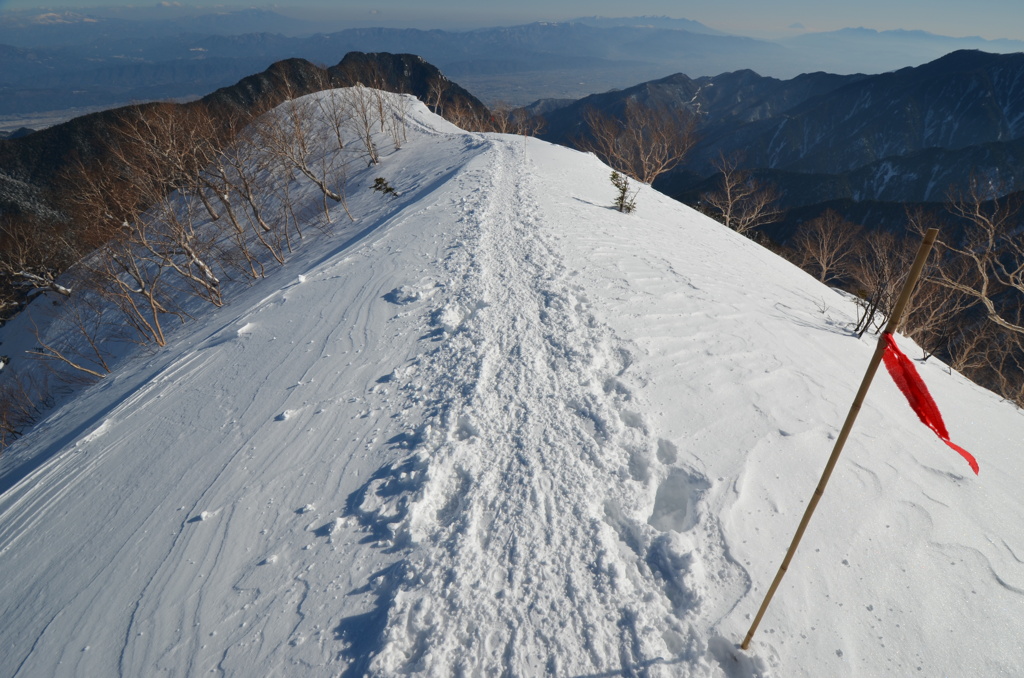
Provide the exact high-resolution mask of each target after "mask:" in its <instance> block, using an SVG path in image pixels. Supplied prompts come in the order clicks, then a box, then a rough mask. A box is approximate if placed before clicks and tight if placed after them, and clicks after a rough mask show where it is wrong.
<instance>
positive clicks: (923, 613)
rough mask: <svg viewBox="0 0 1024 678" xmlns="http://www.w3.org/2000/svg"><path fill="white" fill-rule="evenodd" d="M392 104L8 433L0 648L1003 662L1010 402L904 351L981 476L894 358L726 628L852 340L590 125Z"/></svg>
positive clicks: (789, 504) (499, 667) (99, 671)
mask: <svg viewBox="0 0 1024 678" xmlns="http://www.w3.org/2000/svg"><path fill="white" fill-rule="evenodd" d="M410 119H411V123H412V124H411V128H410V137H409V141H408V143H407V144H406V145H405V146H403V147H402V149H401V150H398V151H394V152H392V153H390V154H388V155H386V156H385V157H384V159H383V161H382V164H381V165H380V166H379V167H375V168H369V169H367V170H366V171H365V172H364V173H363V174H360V175H359V176H357V177H352V178H351V187H350V190H351V194H350V198H349V200H350V206H351V207H352V210H353V213H355V214H356V215H357V216H359V218H360V222H359V223H357V224H351V225H348V226H346V225H344V224H342V223H341V222H339V224H338V225H337V227H336V230H335V231H333V232H332V233H329V234H327V235H322V236H321V235H319V234H316V235H314V234H315V233H316V232H315V230H314V229H306V231H307V235H306V239H305V241H304V242H302V243H301V245H300V246H299V247H298V249H297V250H296V252H295V253H294V254H293V255H292V257H291V259H290V260H289V261H288V263H287V264H286V265H285V266H283V267H281V268H279V269H277V270H276V271H273V272H271V274H270V275H269V276H268V278H267V279H266V280H264V281H261V282H260V283H258V284H256V285H253V286H252V287H250V288H243V289H238V290H236V291H235V292H233V293H232V294H231V295H229V297H228V303H227V304H226V305H225V306H224V307H223V308H220V309H214V308H213V307H211V308H210V309H209V310H204V311H202V312H201V313H195V316H196V317H195V319H194V320H192V321H190V322H189V323H188V324H185V325H183V326H180V327H177V328H173V329H172V331H171V332H170V341H169V343H168V346H167V347H165V348H163V349H160V350H157V351H152V352H146V351H142V350H139V351H136V352H135V353H134V354H132V355H129V356H127V357H126V358H124V360H123V361H122V362H121V363H120V365H119V367H118V369H117V370H116V371H115V373H114V374H113V375H111V376H109V377H107V378H106V379H104V380H103V381H101V382H99V383H96V384H94V385H92V386H90V387H88V388H86V389H84V390H82V391H81V392H80V393H78V394H77V395H76V396H75V397H74V398H69V399H67V400H66V401H65V402H63V403H62V404H60V405H59V406H58V407H57V408H56V409H55V410H54V411H53V412H52V413H51V414H50V416H49V417H47V418H46V419H45V420H44V421H43V422H42V423H40V424H39V425H38V426H37V427H36V428H35V430H34V431H32V432H31V433H30V434H29V435H27V436H26V437H24V438H23V439H21V440H20V441H19V442H17V443H16V444H15V445H14V446H12V447H11V448H9V449H7V450H6V451H5V452H4V453H3V454H2V455H0V489H2V494H0V571H2V572H3V573H4V574H3V577H2V578H0V643H2V646H3V647H4V648H5V650H4V659H3V660H2V661H0V675H2V676H81V675H96V676H100V675H153V674H156V673H160V672H163V673H167V674H169V675H189V676H190V675H201V674H202V675H205V674H210V673H213V674H221V675H230V676H252V675H304V676H321V675H322V676H328V675H330V676H337V675H342V676H360V675H364V674H370V675H381V676H391V675H407V674H408V675H424V676H447V675H465V676H490V675H498V674H502V673H505V674H508V675H519V676H532V675H541V674H552V675H571V676H579V675H588V676H598V675H602V676H604V675H608V676H610V675H627V676H630V675H645V676H679V675H686V676H708V677H710V676H728V677H729V678H737V677H753V676H776V677H790V676H823V675H828V676H878V675H912V674H920V675H978V676H997V675H1013V674H1014V673H1016V672H1017V671H1018V667H1019V664H1020V659H1021V657H1022V655H1024V648H1022V647H1021V641H1020V638H1022V637H1024V614H1022V612H1024V609H1022V607H1024V568H1022V566H1021V565H1022V563H1024V533H1022V530H1021V525H1022V524H1024V510H1022V508H1024V505H1022V501H1021V494H1020V492H1019V489H1018V484H1019V483H1018V480H1017V479H1019V478H1020V477H1022V475H1024V462H1022V460H1021V457H1020V455H1019V454H1017V452H1018V451H1019V449H1020V443H1019V441H1020V440H1021V439H1022V438H1024V417H1022V415H1021V413H1020V412H1019V411H1018V410H1016V409H1014V408H1013V407H1011V406H1009V405H1007V404H1005V403H1002V402H1000V401H999V399H998V398H997V397H996V396H994V395H992V394H991V393H989V392H987V391H984V390H982V389H980V388H979V387H977V386H974V385H972V384H970V383H969V382H967V381H966V380H965V379H963V378H961V377H960V376H959V375H956V374H949V373H948V372H947V370H946V369H945V368H944V366H942V365H941V364H939V363H937V362H936V361H934V360H930V361H929V362H927V363H925V364H923V365H920V366H919V369H920V371H921V373H922V376H923V378H924V379H925V381H926V382H927V383H928V384H929V386H930V387H931V389H932V392H933V394H934V395H935V398H936V401H937V402H938V404H939V406H940V408H941V409H942V411H943V413H944V415H945V418H946V423H947V425H948V428H949V429H950V433H951V435H952V438H953V440H954V441H956V442H958V443H959V444H961V445H963V446H964V447H966V448H967V449H969V450H971V451H972V452H973V453H975V455H976V456H977V457H978V459H979V462H980V464H981V475H980V476H978V477H975V476H974V475H973V474H972V473H971V472H970V469H969V468H968V467H967V465H966V464H965V463H964V462H963V460H962V459H960V458H959V457H958V456H957V455H956V454H954V453H952V452H950V451H949V450H948V449H947V448H946V447H945V446H944V445H943V444H942V443H941V441H939V440H938V439H937V438H935V436H934V434H933V433H932V432H931V431H930V430H928V429H926V428H925V427H924V426H922V425H921V424H920V423H919V422H918V421H917V420H916V417H915V415H914V413H913V412H912V411H911V410H910V408H909V407H908V406H907V405H906V403H905V402H904V401H903V400H902V396H901V395H900V394H899V392H898V391H897V389H896V388H895V386H893V385H892V384H891V383H890V382H889V381H888V380H887V378H886V377H885V376H884V374H883V375H880V376H879V377H878V379H877V380H876V383H875V385H874V386H873V388H872V390H871V392H870V393H869V396H868V399H867V402H866V403H865V406H864V408H863V410H862V412H861V414H860V418H859V420H858V424H857V426H856V427H855V429H854V432H853V436H852V437H851V440H850V442H849V443H848V445H847V448H846V451H845V452H844V456H843V458H842V459H841V460H840V463H839V466H838V467H837V470H836V473H835V474H834V476H833V478H832V481H831V483H830V485H829V487H828V491H827V492H826V493H825V496H824V498H823V500H822V502H821V504H820V506H819V508H818V511H817V514H816V515H815V517H814V520H813V521H812V523H811V525H810V528H809V530H808V532H807V534H806V536H805V537H804V540H803V542H802V544H801V550H800V551H799V552H798V553H797V555H796V557H795V559H794V561H793V564H792V566H791V567H790V571H789V573H788V574H787V578H786V579H785V580H784V582H783V584H782V586H781V588H780V590H779V593H778V594H777V596H776V598H775V601H774V603H773V604H772V607H771V608H770V609H769V610H768V613H767V615H766V617H765V619H764V621H763V622H762V624H761V627H760V629H759V631H758V633H757V635H756V636H755V637H754V640H753V644H752V645H751V647H750V649H749V651H746V652H745V651H742V650H740V649H738V643H739V642H740V641H741V640H742V638H743V635H744V634H745V633H746V630H747V628H748V626H749V624H750V621H751V618H752V616H753V614H754V613H755V612H756V610H757V607H758V605H759V604H760V602H761V599H762V597H763V595H764V592H765V590H766V589H767V586H768V585H769V584H770V582H771V579H772V578H773V577H774V575H775V571H776V569H777V568H778V566H779V564H780V562H781V560H782V557H783V555H784V551H785V549H786V546H787V545H788V544H789V540H790V538H791V536H792V534H793V532H794V530H795V528H796V524H797V522H798V521H799V518H800V516H801V515H802V512H803V508H804V506H806V503H807V501H808V500H809V498H810V495H811V493H812V491H813V489H814V487H815V485H816V484H817V481H818V477H819V475H820V473H821V470H822V468H823V466H824V463H825V460H826V459H827V457H828V454H829V452H830V451H831V447H832V444H833V442H834V437H835V435H836V434H837V431H838V428H839V426H840V425H841V423H842V420H843V418H844V417H845V414H846V411H847V409H848V407H849V405H850V403H851V402H852V399H853V394H854V391H855V389H856V388H857V386H858V385H859V382H860V378H861V375H862V374H863V370H864V369H865V367H866V366H867V363H868V360H869V358H870V355H871V352H872V350H873V341H874V340H873V339H872V338H868V337H865V338H864V339H863V340H858V339H856V338H855V337H853V336H852V335H851V334H850V333H849V331H848V327H849V324H850V322H851V320H852V319H851V312H852V309H851V307H850V305H849V302H848V301H847V300H845V299H844V298H843V297H841V296H839V295H837V294H835V293H834V292H832V291H831V290H829V289H827V288H825V287H823V286H821V285H819V284H818V283H817V282H815V281H814V280H812V279H811V278H810V277H809V276H807V275H805V274H804V273H802V272H800V271H799V270H797V269H795V268H793V267H791V266H790V265H789V264H787V263H785V262H784V261H782V260H781V259H779V258H777V257H775V256H774V255H772V254H770V253H769V252H767V251H766V250H764V249H762V248H761V247H759V246H757V245H756V244H754V243H752V242H750V241H748V240H746V239H744V238H741V237H739V236H737V235H736V234H734V233H732V232H731V231H728V230H727V229H724V228H723V227H721V226H719V225H717V224H716V223H714V222H712V221H710V220H708V219H706V218H705V217H703V216H701V215H699V214H697V213H695V212H693V211H692V210H690V209H688V208H686V207H685V206H682V205H680V204H678V203H676V202H674V201H672V200H670V199H668V198H666V197H664V196H662V195H660V194H658V193H657V192H654V191H653V190H651V189H649V188H647V187H642V188H641V191H640V193H639V196H638V198H637V204H638V211H637V212H636V213H634V214H629V215H625V214H620V213H618V212H616V211H614V210H613V209H611V207H610V205H611V201H612V198H613V197H614V195H613V191H614V189H613V188H612V187H611V185H610V182H609V180H608V176H609V170H608V168H607V167H605V166H603V165H602V164H600V163H599V162H598V161H597V160H596V159H595V158H594V157H593V156H588V155H583V154H580V153H577V152H575V151H571V150H568V149H565V148H560V147H555V146H551V145H548V144H545V143H543V142H540V141H537V140H534V139H526V138H521V137H514V136H505V135H482V134H470V133H464V132H461V131H459V130H457V129H455V128H453V127H452V126H450V125H448V124H447V123H445V122H443V121H441V120H440V119H439V118H436V117H435V116H433V115H432V114H430V113H428V112H427V111H426V110H425V109H424V108H422V107H419V106H417V107H415V108H414V109H413V110H412V112H411V113H410ZM382 147H383V144H382ZM375 176H385V177H386V178H387V180H388V182H389V183H390V184H391V185H393V186H395V187H396V188H397V189H399V190H400V194H401V195H400V196H399V197H398V198H396V199H394V200H382V199H381V198H380V196H378V195H374V194H373V193H372V191H371V190H370V188H369V186H370V184H371V183H372V179H373V177H375ZM356 186H360V187H362V188H359V189H358V190H357V189H356V188H355V187H356ZM309 199H310V202H311V203H312V204H313V205H315V204H316V202H317V198H316V196H315V195H313V194H312V193H310V194H309ZM315 211H316V210H315V209H311V210H310V212H311V213H315ZM15 325H16V324H15V323H11V324H9V326H8V328H4V330H3V331H4V332H7V333H8V334H6V335H5V336H3V337H0V338H2V339H3V340H4V341H6V342H7V346H12V345H15V344H16V343H17V337H12V336H11V335H10V332H11V331H12V330H11V329H10V328H11V327H14V326H15ZM15 329H16V327H15ZM900 342H901V344H902V345H903V346H904V349H905V350H907V351H908V352H909V353H910V354H911V355H913V353H912V350H913V346H912V344H911V343H910V342H909V341H908V340H904V339H901V340H900ZM5 350H6V351H8V352H11V351H10V349H8V347H6V346H5ZM5 372H6V370H5Z"/></svg>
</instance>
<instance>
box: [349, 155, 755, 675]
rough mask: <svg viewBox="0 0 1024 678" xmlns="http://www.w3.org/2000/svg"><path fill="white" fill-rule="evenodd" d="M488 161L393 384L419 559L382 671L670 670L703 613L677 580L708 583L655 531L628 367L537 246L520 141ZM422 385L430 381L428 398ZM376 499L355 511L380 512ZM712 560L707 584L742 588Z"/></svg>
mask: <svg viewBox="0 0 1024 678" xmlns="http://www.w3.org/2000/svg"><path fill="white" fill-rule="evenodd" d="M487 146H488V148H487V150H486V152H485V153H482V154H481V156H480V157H479V158H477V159H476V160H475V161H474V162H473V163H471V164H470V165H469V166H468V167H467V174H466V177H465V180H468V181H469V183H470V185H473V186H477V187H478V188H476V189H475V190H467V189H466V188H460V189H459V190H458V191H457V195H458V196H460V197H459V198H458V199H457V200H456V201H455V202H454V204H451V205H448V206H446V207H447V208H448V211H451V212H454V213H456V214H460V215H461V218H460V220H459V222H458V228H459V232H458V235H457V236H456V241H457V242H459V246H458V247H454V248H452V249H451V251H450V253H449V255H448V256H447V257H446V258H445V260H444V270H445V273H446V276H447V278H446V280H445V282H444V288H445V290H444V294H443V296H441V297H440V298H441V299H443V303H442V305H441V306H440V307H438V308H437V309H435V310H434V311H433V312H432V315H431V323H432V324H433V326H434V329H433V331H432V332H431V333H430V334H429V336H430V337H431V339H432V340H434V341H437V342H438V344H439V345H438V346H437V348H435V349H433V350H432V351H430V352H428V353H427V354H426V355H424V356H423V357H422V358H420V359H418V360H417V361H416V362H415V364H413V365H411V366H409V367H408V368H407V369H406V370H405V371H403V373H402V377H400V378H396V380H395V382H394V387H395V388H397V389H399V390H406V391H408V396H407V397H408V398H409V410H407V412H412V413H415V414H414V416H413V417H412V421H411V422H410V424H413V423H417V424H418V426H419V429H418V430H417V431H415V432H411V433H410V435H409V445H410V447H412V448H413V449H414V452H413V453H412V455H411V456H410V457H409V458H408V459H404V460H402V461H401V462H397V463H396V464H395V465H394V466H393V467H392V468H393V473H394V474H395V475H399V474H405V473H410V472H412V473H417V474H419V475H420V477H421V480H420V481H419V482H416V483H412V484H410V487H409V488H408V491H410V492H412V491H413V489H415V491H416V496H415V497H410V498H409V501H410V506H409V507H408V509H407V510H408V516H409V518H408V520H406V521H402V522H401V523H399V524H397V525H394V528H395V530H396V531H397V532H398V539H399V540H401V539H402V538H404V536H405V533H406V532H408V535H409V536H410V537H411V538H412V541H413V542H414V543H416V544H417V545H418V546H416V547H415V548H413V549H412V551H411V555H410V559H409V560H408V561H407V565H403V569H402V572H401V583H400V584H399V585H398V589H399V590H400V591H401V594H399V593H397V592H396V593H395V594H394V595H393V596H392V599H391V600H389V601H387V604H388V605H389V609H388V618H389V621H388V627H387V629H386V630H385V632H384V639H383V640H384V643H383V648H382V652H381V653H380V655H379V657H377V659H375V661H374V663H373V666H374V667H375V668H379V669H381V670H382V671H383V672H385V673H391V674H394V673H402V672H406V671H417V670H422V671H426V672H427V673H428V674H431V675H499V674H502V673H504V674H509V675H539V674H543V673H555V674H559V675H562V674H567V675H575V674H580V673H588V672H600V671H602V670H607V667H617V668H621V669H623V670H633V669H635V670H640V669H641V668H645V667H649V666H652V665H656V664H658V663H660V662H664V661H666V660H668V659H676V658H678V657H680V655H682V654H684V653H685V652H686V650H687V648H688V646H689V644H690V642H691V641H692V639H690V638H689V637H688V636H689V631H688V629H687V626H686V624H685V623H683V620H685V619H686V618H687V617H690V616H693V615H696V614H698V613H699V612H700V610H701V605H700V599H699V596H698V595H697V593H696V592H695V591H692V590H690V587H689V586H688V585H687V582H686V578H687V576H688V575H689V570H690V569H691V568H694V569H697V570H701V569H703V568H704V567H705V564H704V563H702V562H699V557H698V558H694V556H693V554H692V552H691V549H680V548H679V547H678V545H677V544H676V543H675V542H673V541H670V540H667V539H659V538H658V536H657V531H656V530H655V529H653V528H652V527H650V526H648V525H647V524H646V523H647V518H648V517H649V516H650V515H651V512H652V508H651V506H652V499H653V497H652V496H651V495H652V488H653V487H656V486H655V485H654V483H653V481H654V480H655V477H656V476H657V475H658V471H657V470H655V469H653V468H652V467H654V466H660V464H659V462H658V461H657V459H656V458H655V455H656V452H657V449H658V441H657V439H656V438H655V437H654V436H653V435H652V433H651V432H650V431H649V427H648V425H647V423H646V422H645V421H644V417H643V415H642V411H643V404H642V403H640V402H637V400H636V399H635V398H634V397H633V395H632V392H631V388H630V387H629V386H628V383H629V380H630V376H629V371H630V369H629V368H630V364H631V361H632V359H631V352H630V349H629V347H628V346H624V345H622V344H621V342H618V341H617V340H616V339H615V337H614V336H613V335H612V333H611V332H610V331H609V329H608V328H607V327H604V326H602V325H601V324H600V323H599V322H597V321H596V319H595V318H594V317H593V316H592V315H591V314H590V313H589V312H588V310H587V306H588V303H587V299H586V294H585V293H584V292H583V290H581V289H579V288H578V286H574V285H573V282H572V276H571V275H569V272H568V271H566V269H565V267H564V265H563V264H562V262H561V261H560V259H559V257H558V255H557V253H556V252H555V251H554V250H553V248H552V246H551V244H550V243H549V242H547V238H548V237H549V236H547V235H546V233H547V232H550V229H549V228H546V227H545V225H544V224H543V223H542V222H543V219H544V216H543V212H542V210H541V209H540V206H539V204H538V203H537V201H536V200H535V198H534V188H533V182H534V177H535V176H536V174H537V173H536V171H535V170H534V168H533V167H531V163H530V161H529V159H528V156H527V154H526V152H525V149H524V146H525V140H523V139H515V138H505V139H501V140H491V141H488V142H487ZM477 175H479V176H477ZM461 196H468V198H463V197H461ZM422 374H432V375H437V378H435V379H434V380H431V381H430V382H427V383H429V384H430V387H429V388H428V389H426V390H425V391H421V390H420V385H421V384H423V383H425V380H423V379H422V377H421V376H420V375H422ZM407 379H411V381H410V382H409V384H408V385H406V384H405V381H406V380H407ZM420 412H422V414H420ZM418 422H423V423H418ZM662 445H663V447H664V445H665V443H662ZM410 470H411V471H410ZM391 480H392V481H396V480H397V479H396V478H394V477H392V478H391ZM380 482H381V481H380V479H378V480H375V483H380ZM420 483H422V484H420ZM705 485H706V481H704V480H703V479H701V478H698V477H696V476H694V477H692V478H690V479H689V482H688V483H684V484H681V485H679V486H677V487H674V488H673V490H674V492H673V496H672V497H670V498H667V499H666V500H665V502H664V503H665V504H666V506H664V507H661V513H662V515H661V516H660V517H661V518H662V519H663V521H664V522H668V523H669V524H670V525H671V527H672V528H675V529H683V528H685V527H686V525H682V524H673V523H671V522H670V521H672V520H676V521H679V523H686V522H690V523H691V524H692V523H695V521H693V520H692V518H691V516H689V515H688V512H687V509H688V503H692V501H693V499H694V497H693V496H692V494H691V493H692V492H693V491H694V490H695V489H697V488H700V487H702V486H705ZM387 487H388V485H387V482H384V483H382V484H374V485H372V486H371V487H368V488H367V494H368V495H370V496H368V497H365V498H363V502H364V503H366V502H369V505H370V506H372V507H377V506H378V505H379V498H378V497H375V496H373V495H374V493H375V492H380V493H387V492H389V490H387V489H386V488H387ZM596 488H603V489H602V491H601V492H595V489H596ZM382 490H384V492H382ZM399 501H404V499H400V498H398V497H397V496H391V498H390V500H389V502H388V504H386V506H387V507H388V508H387V510H385V512H384V515H385V516H390V515H393V514H394V511H393V510H392V508H391V505H392V504H394V503H395V502H399ZM360 506H361V504H360ZM360 515H361V519H362V520H364V521H366V522H367V523H368V524H369V525H371V526H372V525H373V524H374V523H375V521H379V520H380V517H379V516H377V515H376V512H375V510H374V509H371V510H369V511H365V512H361V514H360ZM710 529H714V527H711V528H710ZM712 555H713V556H714V557H716V559H717V560H718V561H719V562H714V563H711V564H710V566H711V569H712V570H713V571H716V572H719V571H721V572H722V573H723V574H725V576H726V577H728V578H731V579H736V580H739V579H740V578H739V575H738V574H736V573H734V572H733V569H734V568H733V566H731V565H730V564H728V563H725V562H721V561H722V554H720V553H719V554H712ZM732 593H733V600H734V601H735V600H736V599H738V596H739V594H740V593H742V589H738V590H734V591H732Z"/></svg>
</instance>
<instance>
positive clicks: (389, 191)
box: [373, 177, 398, 198]
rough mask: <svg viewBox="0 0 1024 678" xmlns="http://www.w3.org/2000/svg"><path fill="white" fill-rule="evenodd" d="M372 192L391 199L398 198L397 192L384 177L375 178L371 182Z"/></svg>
mask: <svg viewBox="0 0 1024 678" xmlns="http://www.w3.org/2000/svg"><path fill="white" fill-rule="evenodd" d="M373 190H375V191H380V192H381V193H382V194H383V195H389V196H391V197H392V198H397V197H398V191H396V190H395V189H394V188H392V186H391V184H389V183H388V180H387V179H385V178H384V177H377V178H376V179H374V180H373Z"/></svg>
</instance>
